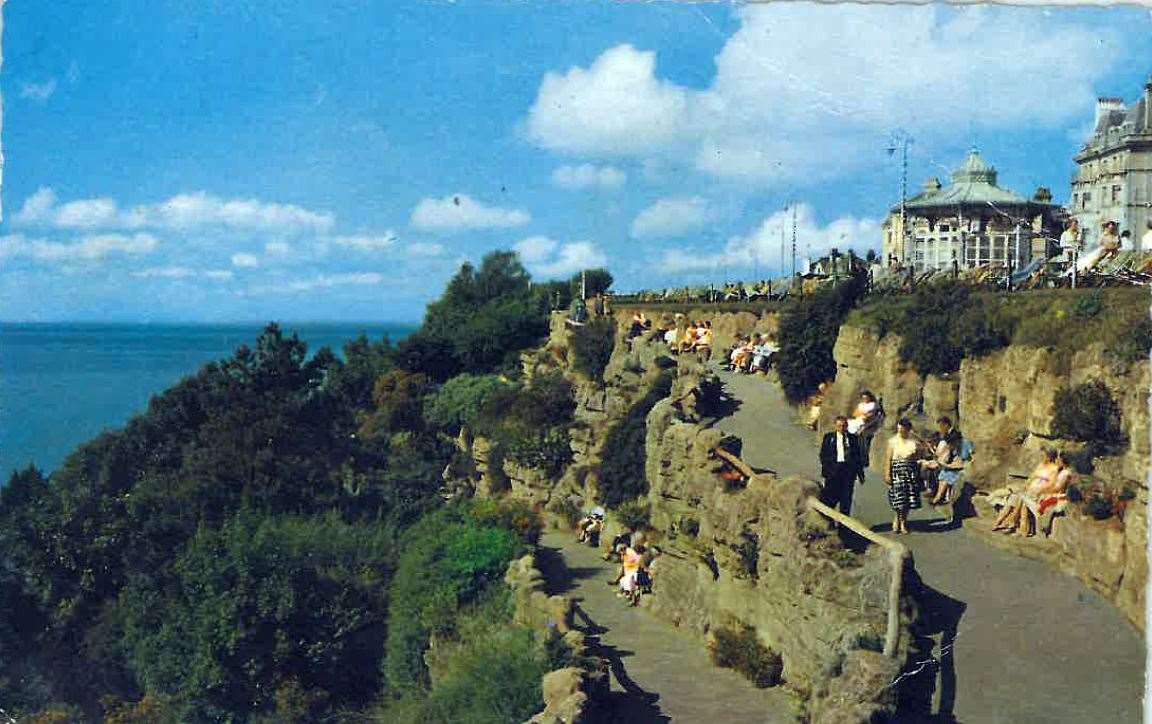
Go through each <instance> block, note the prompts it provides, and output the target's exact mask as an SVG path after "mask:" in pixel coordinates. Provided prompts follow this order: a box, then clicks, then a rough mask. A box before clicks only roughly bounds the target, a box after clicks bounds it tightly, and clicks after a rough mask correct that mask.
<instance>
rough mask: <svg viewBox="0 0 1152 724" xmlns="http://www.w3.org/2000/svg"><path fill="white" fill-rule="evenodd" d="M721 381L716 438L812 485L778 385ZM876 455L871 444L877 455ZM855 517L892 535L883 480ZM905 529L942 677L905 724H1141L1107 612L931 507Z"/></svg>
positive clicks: (1121, 642) (801, 438) (805, 452)
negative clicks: (725, 398) (730, 408)
mask: <svg viewBox="0 0 1152 724" xmlns="http://www.w3.org/2000/svg"><path fill="white" fill-rule="evenodd" d="M722 378H723V379H724V381H725V383H726V385H727V388H728V391H729V393H730V394H731V395H732V396H733V397H735V398H736V399H738V400H739V401H740V405H739V407H738V408H737V409H736V411H735V412H733V413H732V414H731V415H730V416H728V417H726V418H724V419H722V420H720V421H719V422H718V423H717V426H718V427H720V428H721V429H723V430H724V431H725V432H729V433H732V434H735V435H738V436H739V437H741V438H742V439H743V441H744V447H743V454H742V457H743V458H744V459H745V460H746V461H747V462H748V463H749V464H750V465H752V466H754V467H757V468H767V469H771V470H773V471H775V472H777V473H779V474H781V475H788V474H800V475H805V476H808V477H812V478H816V477H817V476H818V474H819V464H818V462H817V451H818V446H817V443H818V440H817V437H816V435H815V434H814V433H812V432H809V431H808V430H806V429H804V428H802V427H800V426H798V425H796V424H795V422H794V420H795V417H794V413H793V411H792V410H791V408H789V407H788V406H787V404H786V403H785V401H784V397H783V394H782V393H781V391H780V388H779V385H777V384H776V383H775V382H774V381H770V380H769V379H765V378H762V377H747V376H743V375H731V374H727V373H724V374H723V375H722ZM882 449H883V441H882V439H881V438H879V437H878V438H877V439H876V440H875V441H874V443H873V451H874V453H873V454H879V453H878V451H880V450H882ZM942 510H943V509H942ZM852 512H853V515H855V516H856V517H857V518H859V519H860V520H861V521H863V522H864V523H865V524H867V525H870V526H872V527H873V528H874V529H875V530H877V531H882V532H883V531H887V530H888V529H889V526H890V525H891V521H892V515H891V510H890V509H889V508H888V506H887V502H886V500H885V497H884V483H883V481H882V480H880V479H879V478H878V477H876V476H874V475H872V474H869V475H868V479H867V481H866V482H865V484H864V485H863V486H862V487H857V489H856V499H855V502H854V509H853V511H852ZM908 527H909V528H910V529H911V531H912V534H911V535H907V536H899V539H900V541H901V542H902V543H904V544H906V545H908V547H909V548H911V550H912V552H913V556H914V558H915V561H916V569H917V571H918V572H919V574H920V577H921V579H922V581H923V582H924V584H925V585H926V586H927V587H928V589H929V598H930V600H931V610H930V612H929V613H930V614H931V617H932V618H931V620H932V622H933V628H934V630H935V635H934V637H933V639H934V641H933V643H934V645H935V646H934V649H933V651H932V652H931V656H932V657H934V658H935V659H936V660H938V661H939V665H936V664H931V665H929V666H928V667H927V668H926V669H925V671H926V672H928V673H929V676H928V677H926V678H925V679H924V686H923V688H924V689H925V690H926V691H925V695H924V696H925V699H926V701H925V702H924V705H923V708H922V709H921V713H920V714H917V715H911V714H910V715H909V716H907V717H905V720H906V721H939V722H947V721H953V720H955V721H960V722H976V723H982V722H1005V723H1008V722H1011V723H1012V724H1024V723H1026V722H1061V723H1068V722H1109V723H1110V724H1111V723H1113V722H1115V723H1120V722H1139V721H1141V720H1142V717H1141V697H1142V687H1143V683H1144V664H1145V657H1146V651H1145V644H1144V640H1143V637H1142V636H1141V634H1140V632H1139V631H1137V630H1136V629H1135V628H1134V627H1133V626H1132V625H1131V624H1130V623H1128V621H1127V620H1126V619H1125V618H1124V617H1123V616H1122V615H1121V614H1120V612H1119V611H1118V610H1117V609H1116V608H1114V607H1113V606H1112V605H1111V604H1110V603H1108V602H1107V601H1105V600H1103V599H1102V598H1100V597H1099V596H1097V595H1096V594H1095V593H1093V592H1091V591H1089V590H1088V589H1087V588H1086V587H1085V586H1084V585H1083V584H1081V583H1080V582H1079V581H1078V580H1076V579H1075V578H1073V577H1071V576H1068V575H1066V574H1063V573H1061V572H1059V571H1056V570H1054V569H1052V568H1051V567H1049V566H1047V565H1046V564H1043V563H1041V562H1039V561H1033V560H1029V559H1026V558H1022V557H1020V556H1016V555H1013V554H1011V553H1008V552H1006V551H1001V550H998V549H996V548H993V547H991V546H989V545H987V544H985V543H983V542H981V541H980V540H978V539H976V538H974V537H972V536H970V535H969V534H967V533H965V532H964V531H963V530H962V529H959V528H949V527H948V526H947V525H945V521H944V520H942V513H941V512H938V511H936V510H935V509H934V508H933V507H932V506H930V505H927V504H926V505H925V506H924V507H923V508H922V509H920V510H919V511H913V513H912V515H911V516H910V519H909V526H908ZM949 650H951V655H949ZM933 674H934V676H933ZM932 679H934V681H933V680H932ZM928 699H930V703H929V701H927V700H928Z"/></svg>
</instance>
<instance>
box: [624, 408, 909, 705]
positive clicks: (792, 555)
mask: <svg viewBox="0 0 1152 724" xmlns="http://www.w3.org/2000/svg"><path fill="white" fill-rule="evenodd" d="M721 444H723V445H725V447H729V446H738V440H735V439H731V438H728V439H725V438H724V437H723V435H722V433H721V432H720V431H719V430H716V429H714V428H709V427H705V426H702V425H700V424H697V423H694V422H689V421H685V420H683V419H682V416H681V415H680V414H679V413H678V412H677V411H676V410H675V409H674V408H673V407H672V405H671V403H670V401H669V400H665V401H663V402H661V403H658V404H657V406H656V407H655V408H654V409H653V410H652V412H651V413H650V414H649V417H648V442H647V453H648V457H647V466H648V481H649V485H650V486H651V489H650V491H649V494H648V502H649V504H650V506H651V526H652V528H653V529H654V531H653V533H652V534H651V535H652V536H653V538H654V540H655V541H656V545H657V546H658V547H659V548H660V550H661V551H662V554H661V555H660V556H659V557H658V559H657V563H656V573H655V575H654V581H655V584H654V593H653V595H652V596H650V597H647V598H645V599H644V600H643V601H642V605H645V606H647V607H648V608H649V609H650V610H651V611H652V612H653V613H654V614H656V615H657V616H660V617H662V618H665V619H667V620H668V621H670V622H671V623H673V624H676V625H678V626H687V627H690V628H693V629H696V630H698V631H700V632H702V633H705V632H707V631H709V630H710V629H712V628H714V627H716V626H720V625H725V624H726V623H730V622H739V623H741V624H746V625H750V626H753V627H754V628H755V629H756V631H757V633H758V634H759V636H760V638H761V639H762V641H763V642H764V644H765V645H767V646H768V647H769V648H771V649H773V650H775V651H776V652H778V653H779V654H780V655H781V657H782V658H783V661H784V678H785V680H786V682H787V685H788V686H789V687H791V688H792V689H793V690H794V691H795V692H796V693H797V694H799V695H800V696H801V697H803V698H804V699H805V700H806V701H807V702H808V704H809V707H810V711H811V712H812V713H813V714H814V715H815V718H816V720H817V721H834V720H837V718H836V716H835V715H834V713H835V712H838V711H839V712H841V714H843V712H844V711H847V710H851V711H857V710H860V711H865V710H866V711H868V712H874V713H879V712H884V711H889V707H891V706H892V705H893V704H894V702H893V701H892V699H891V697H890V694H891V690H890V689H887V688H885V686H884V685H883V684H882V685H881V686H879V687H872V688H870V689H868V690H867V693H865V692H864V690H863V689H861V688H860V687H854V686H852V685H851V684H850V683H849V682H848V681H847V679H845V680H843V681H842V680H841V678H842V677H847V676H853V675H857V674H858V673H859V672H858V671H857V666H856V665H855V664H857V663H859V661H858V660H859V659H861V657H863V658H867V659H868V660H869V662H868V666H869V667H871V670H872V671H873V673H874V674H875V673H876V672H879V674H878V675H879V676H880V677H881V678H882V679H884V683H885V684H886V683H888V682H890V681H892V680H893V679H895V678H896V676H897V674H898V672H899V669H900V664H901V662H902V661H903V659H904V655H905V654H906V652H907V647H908V644H909V643H910V641H911V636H910V635H909V633H908V631H907V630H904V631H903V635H902V636H901V642H900V645H899V647H898V655H897V657H895V658H886V657H883V656H880V655H879V654H875V652H872V651H866V650H864V649H866V648H868V647H869V646H870V645H875V644H877V643H878V642H882V641H883V639H884V633H885V625H886V621H887V614H888V589H889V584H890V580H891V571H892V569H891V566H890V562H889V559H888V557H887V556H886V554H885V552H884V551H882V550H873V549H872V548H869V549H868V550H867V551H866V552H865V553H864V554H855V553H852V552H850V551H848V550H846V549H844V548H843V546H842V545H841V544H840V542H839V538H838V537H837V536H836V535H835V532H834V531H833V530H832V529H831V528H830V526H829V523H828V521H826V520H825V519H824V518H823V516H821V515H820V514H818V513H816V512H813V511H811V510H810V509H809V507H808V499H809V497H810V496H812V495H814V494H816V492H817V487H816V484H815V483H814V482H813V481H810V480H805V479H803V478H785V479H778V478H776V477H775V476H773V475H770V474H761V475H756V476H754V477H753V478H752V479H751V480H750V481H748V484H747V486H746V487H740V488H732V487H731V486H729V485H728V484H726V483H725V482H724V481H722V480H721V479H720V478H719V477H718V476H717V475H716V470H717V462H716V460H715V459H714V458H712V457H710V455H709V452H710V451H711V450H713V449H714V448H715V447H716V446H718V445H721ZM904 603H905V610H904V622H905V624H906V625H907V624H908V622H910V621H911V620H912V619H913V618H914V614H915V610H914V606H913V604H912V602H911V601H910V600H908V601H905V602H904ZM868 642H871V643H868ZM873 654H874V656H873ZM850 662H851V663H850ZM842 672H843V673H842ZM849 672H854V673H849ZM884 677H887V678H884ZM849 690H850V691H852V692H854V695H848V694H845V693H844V692H846V691H849ZM833 692H838V693H839V696H840V697H841V699H840V700H836V699H835V696H836V694H834V693H833ZM830 697H831V698H830ZM842 720H845V721H866V720H868V717H867V716H861V717H860V718H859V719H852V718H851V717H848V718H846V719H842Z"/></svg>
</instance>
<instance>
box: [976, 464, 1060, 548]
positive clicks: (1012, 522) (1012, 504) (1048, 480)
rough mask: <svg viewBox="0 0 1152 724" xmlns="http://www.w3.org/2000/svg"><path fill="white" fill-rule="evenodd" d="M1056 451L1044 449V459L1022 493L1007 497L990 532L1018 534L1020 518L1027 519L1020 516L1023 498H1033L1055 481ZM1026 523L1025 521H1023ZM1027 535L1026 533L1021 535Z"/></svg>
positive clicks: (1056, 468)
mask: <svg viewBox="0 0 1152 724" xmlns="http://www.w3.org/2000/svg"><path fill="white" fill-rule="evenodd" d="M1056 458H1057V454H1056V451H1055V450H1053V449H1051V448H1045V449H1044V457H1043V459H1041V461H1040V463H1039V464H1037V465H1036V468H1035V469H1034V470H1033V471H1032V475H1030V476H1029V478H1028V482H1027V484H1026V485H1025V486H1024V491H1023V492H1022V493H1015V492H1014V493H1013V494H1012V495H1010V496H1009V497H1008V500H1007V501H1006V503H1005V505H1004V509H1003V510H1001V511H1000V515H999V516H998V517H997V518H996V520H995V522H994V523H993V525H992V530H996V531H1000V532H1002V533H1012V532H1014V531H1015V532H1017V533H1019V532H1020V523H1021V518H1027V516H1025V515H1022V512H1023V510H1024V496H1029V497H1035V496H1036V495H1038V494H1040V493H1043V492H1044V491H1046V490H1048V489H1049V488H1050V487H1051V486H1052V484H1053V482H1054V481H1055V480H1056V474H1057V473H1058V472H1059V467H1058V466H1057V463H1056ZM1024 522H1025V523H1027V521H1026V520H1025V521H1024ZM1023 535H1027V531H1025V532H1024V533H1023Z"/></svg>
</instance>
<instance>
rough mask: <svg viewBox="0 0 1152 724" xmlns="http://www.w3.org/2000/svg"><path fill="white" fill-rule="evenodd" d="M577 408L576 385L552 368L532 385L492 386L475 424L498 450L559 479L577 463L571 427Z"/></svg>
mask: <svg viewBox="0 0 1152 724" xmlns="http://www.w3.org/2000/svg"><path fill="white" fill-rule="evenodd" d="M575 409H576V402H575V400H574V399H573V396H572V385H571V384H570V383H569V382H568V380H566V379H564V376H563V375H561V374H560V373H559V372H553V373H550V374H547V375H541V376H539V377H536V378H535V379H533V380H532V382H531V384H528V385H507V386H505V387H499V388H495V389H493V390H492V392H491V394H489V395H488V396H487V398H486V399H485V401H484V404H483V405H481V407H480V411H479V414H478V415H476V417H475V419H474V426H475V430H476V433H477V434H478V435H482V436H484V437H487V438H488V439H490V440H491V441H492V442H493V444H494V445H496V447H497V448H499V454H501V455H504V456H506V457H507V458H508V459H510V460H512V461H514V462H516V463H519V464H520V465H525V466H529V467H533V468H537V469H539V470H541V471H543V472H544V473H545V474H546V475H548V476H549V477H551V478H556V477H559V475H560V474H561V473H562V472H563V471H564V468H565V466H567V465H568V463H569V462H571V461H572V447H571V444H570V443H569V439H568V429H569V427H570V426H571V424H572V413H573V412H574V411H575Z"/></svg>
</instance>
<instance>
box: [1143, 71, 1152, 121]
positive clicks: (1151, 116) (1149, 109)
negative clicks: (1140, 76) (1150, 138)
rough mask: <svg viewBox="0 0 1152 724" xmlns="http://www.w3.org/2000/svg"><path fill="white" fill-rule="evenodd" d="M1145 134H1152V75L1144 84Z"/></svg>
mask: <svg viewBox="0 0 1152 724" xmlns="http://www.w3.org/2000/svg"><path fill="white" fill-rule="evenodd" d="M1144 132H1145V133H1152V75H1149V76H1148V82H1147V83H1145V84H1144Z"/></svg>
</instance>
